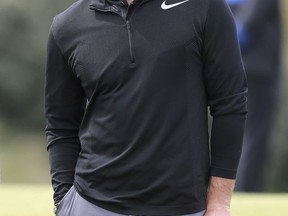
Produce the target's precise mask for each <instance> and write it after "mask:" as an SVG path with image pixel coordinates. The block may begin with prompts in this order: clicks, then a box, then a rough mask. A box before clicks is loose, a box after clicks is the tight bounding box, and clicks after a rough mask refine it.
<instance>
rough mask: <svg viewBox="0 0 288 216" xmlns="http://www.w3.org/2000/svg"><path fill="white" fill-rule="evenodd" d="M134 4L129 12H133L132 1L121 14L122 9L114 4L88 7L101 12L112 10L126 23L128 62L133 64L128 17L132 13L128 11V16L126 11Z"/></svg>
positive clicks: (133, 57) (133, 56)
mask: <svg viewBox="0 0 288 216" xmlns="http://www.w3.org/2000/svg"><path fill="white" fill-rule="evenodd" d="M132 5H133V6H134V8H133V11H131V12H134V10H135V2H132V3H131V4H130V5H128V8H127V11H126V13H125V14H122V12H123V11H121V10H119V9H118V8H117V6H115V5H112V6H108V7H95V5H90V9H92V10H98V11H101V12H114V13H116V14H118V15H120V16H121V17H122V18H123V20H124V22H125V24H126V29H127V34H128V43H129V54H130V62H131V63H132V64H133V63H135V55H134V51H133V42H132V34H131V24H130V21H129V19H130V18H131V15H132V13H130V16H129V18H128V16H127V15H128V12H129V9H130V10H131V9H132V8H131V6H132ZM139 5H140V4H139V3H138V5H137V6H139Z"/></svg>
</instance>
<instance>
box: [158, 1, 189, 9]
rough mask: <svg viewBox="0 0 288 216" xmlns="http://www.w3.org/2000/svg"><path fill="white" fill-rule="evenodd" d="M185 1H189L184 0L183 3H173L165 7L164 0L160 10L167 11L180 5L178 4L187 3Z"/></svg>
mask: <svg viewBox="0 0 288 216" xmlns="http://www.w3.org/2000/svg"><path fill="white" fill-rule="evenodd" d="M187 1H190V0H184V1H181V2H177V3H175V4H170V5H166V0H165V1H164V2H163V3H162V5H161V8H162V9H163V10H167V9H170V8H173V7H176V6H178V5H180V4H183V3H185V2H187Z"/></svg>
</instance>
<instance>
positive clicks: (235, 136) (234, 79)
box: [203, 0, 247, 179]
mask: <svg viewBox="0 0 288 216" xmlns="http://www.w3.org/2000/svg"><path fill="white" fill-rule="evenodd" d="M209 3H210V5H209V7H208V13H207V18H206V23H205V28H204V42H203V43H204V50H203V61H204V78H205V82H206V91H207V98H208V106H209V107H210V113H211V115H212V116H213V125H212V131H211V175H212V176H218V177H223V178H230V179H234V178H235V176H236V173H237V167H238V163H239V159H240V155H241V149H242V140H243V133H244V126H245V119H246V114H247V108H246V101H247V99H246V93H247V81H246V76H245V72H244V68H243V64H242V60H241V54H240V49H239V44H238V40H237V33H236V28H235V23H234V20H233V17H232V14H231V11H230V9H229V7H228V5H227V4H226V2H225V0H210V1H209Z"/></svg>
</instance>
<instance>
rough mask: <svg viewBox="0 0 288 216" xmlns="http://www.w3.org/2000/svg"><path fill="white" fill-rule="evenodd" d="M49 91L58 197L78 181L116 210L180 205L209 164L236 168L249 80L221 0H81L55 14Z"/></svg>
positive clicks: (204, 183) (197, 189)
mask: <svg viewBox="0 0 288 216" xmlns="http://www.w3.org/2000/svg"><path fill="white" fill-rule="evenodd" d="M180 2H181V4H176V3H180ZM174 4H175V5H174ZM45 92H46V93H45V112H46V117H47V127H46V134H47V138H48V152H49V159H50V166H51V175H52V184H53V188H54V190H55V193H54V200H55V202H59V200H61V198H62V197H63V196H64V194H65V193H66V191H67V190H68V189H69V188H70V187H71V185H72V184H74V185H75V188H76V190H77V191H78V193H79V194H80V195H81V196H83V198H85V199H86V200H88V201H90V202H92V203H94V204H96V205H98V206H100V207H102V208H105V209H108V210H110V211H113V212H117V213H121V214H131V215H180V214H188V213H194V212H199V211H201V210H203V209H205V208H206V192H207V187H208V181H209V178H210V176H220V177H224V178H231V179H233V178H235V175H236V171H237V166H238V161H239V157H240V153H241V146H242V136H243V130H244V122H245V116H246V113H247V110H246V96H245V95H246V92H247V85H246V77H245V73H244V69H243V66H242V61H241V57H240V51H239V47H238V41H237V35H236V30H235V25H234V21H233V18H232V16H231V12H230V10H229V8H228V6H227V4H226V3H225V0H188V1H185V2H184V1H183V2H182V1H177V0H166V1H165V2H164V0H149V1H148V0H136V1H135V2H134V3H133V4H132V5H130V6H129V7H128V5H127V4H125V3H124V4H122V3H121V2H120V1H115V2H113V1H112V0H109V1H108V0H107V1H105V0H80V1H77V2H76V3H74V4H73V5H72V6H71V7H70V8H68V9H67V10H66V11H64V12H63V13H61V14H59V15H57V16H56V17H55V19H54V21H53V24H52V26H51V31H50V36H49V41H48V56H47V69H46V89H45ZM207 107H210V113H211V115H212V116H213V126H212V131H211V139H210V142H209V134H208V123H207ZM209 143H211V144H210V145H211V147H210V146H209Z"/></svg>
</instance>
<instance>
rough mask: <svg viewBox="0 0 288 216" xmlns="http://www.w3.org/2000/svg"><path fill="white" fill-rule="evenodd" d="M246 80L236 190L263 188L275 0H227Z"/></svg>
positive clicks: (276, 47)
mask: <svg viewBox="0 0 288 216" xmlns="http://www.w3.org/2000/svg"><path fill="white" fill-rule="evenodd" d="M228 3H229V5H230V6H231V9H232V10H233V13H234V15H235V20H236V23H237V27H238V37H239V41H240V45H241V49H242V56H243V61H244V65H245V69H246V72H247V77H248V83H249V87H250V88H249V89H250V90H249V99H250V100H249V102H248V108H249V111H250V114H249V118H248V121H247V127H246V129H247V130H246V133H245V137H244V146H243V154H242V157H241V160H240V166H239V172H238V177H237V179H238V183H237V187H236V189H237V190H239V191H249V192H252V191H253V192H259V191H264V190H265V170H266V167H267V161H268V159H269V149H270V147H271V146H270V145H271V143H270V135H271V130H272V126H273V121H274V116H275V106H276V104H277V93H278V90H279V75H280V52H281V51H280V41H281V19H280V9H279V1H278V0H229V1H228Z"/></svg>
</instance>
